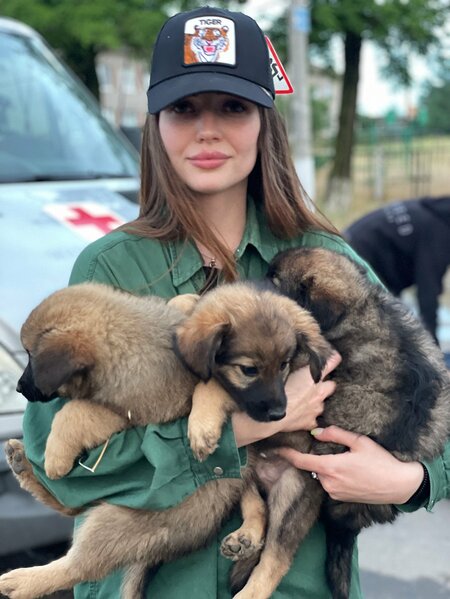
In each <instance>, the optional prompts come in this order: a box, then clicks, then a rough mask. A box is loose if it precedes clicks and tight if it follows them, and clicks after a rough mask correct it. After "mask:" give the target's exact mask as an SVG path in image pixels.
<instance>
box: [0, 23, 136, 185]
mask: <svg viewBox="0 0 450 599" xmlns="http://www.w3.org/2000/svg"><path fill="white" fill-rule="evenodd" d="M133 152H134V150H133V149H132V148H131V147H130V148H129V146H128V145H127V143H126V142H123V141H122V139H121V138H119V137H118V136H117V132H116V131H114V130H113V129H112V127H111V126H110V124H109V123H108V122H107V121H106V120H105V119H104V118H103V117H102V115H101V113H100V111H99V109H98V107H97V105H96V102H95V100H94V99H93V98H92V97H91V96H90V95H89V94H88V93H87V92H86V91H85V90H84V89H83V87H82V86H81V85H80V84H79V83H78V81H77V80H76V79H75V78H74V77H73V76H72V75H71V74H70V73H69V72H68V71H67V70H66V69H65V68H64V67H63V66H62V65H61V63H60V62H59V61H58V60H57V59H56V58H55V56H54V55H53V53H52V52H51V50H50V49H49V48H48V47H47V46H46V45H45V44H44V43H43V42H42V41H41V40H40V39H39V38H32V37H25V36H22V35H17V34H15V33H14V34H13V33H9V32H5V31H0V182H1V183H6V182H25V181H52V180H74V179H98V178H104V177H105V178H106V177H137V176H138V172H137V162H136V155H135V154H133Z"/></svg>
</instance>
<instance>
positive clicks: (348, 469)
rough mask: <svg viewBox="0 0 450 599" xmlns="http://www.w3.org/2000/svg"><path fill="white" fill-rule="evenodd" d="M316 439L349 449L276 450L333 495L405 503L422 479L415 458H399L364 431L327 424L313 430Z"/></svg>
mask: <svg viewBox="0 0 450 599" xmlns="http://www.w3.org/2000/svg"><path fill="white" fill-rule="evenodd" d="M313 434H314V437H315V438H316V439H318V440H319V441H332V442H333V443H338V444H340V445H345V446H347V447H348V448H349V451H347V452H345V453H341V454H334V455H320V456H318V455H312V454H304V453H300V452H299V451H295V450H294V449H288V448H282V449H279V450H277V454H278V455H280V456H282V457H284V458H286V459H287V460H288V461H289V462H290V463H291V464H293V465H294V466H296V467H297V468H301V469H302V470H309V471H310V472H315V473H316V474H317V475H318V480H319V481H320V483H321V484H322V486H323V488H324V489H325V491H326V492H327V493H328V494H329V495H330V497H332V498H333V499H337V500H339V501H352V502H356V503H374V504H389V503H393V504H397V505H400V504H402V503H406V502H407V501H408V499H409V498H410V497H411V496H412V495H413V494H414V493H415V491H416V490H417V489H418V488H419V486H420V484H421V482H422V480H423V468H422V466H421V464H420V463H419V462H401V461H400V460H398V459H397V458H395V457H394V456H393V455H392V454H391V453H389V452H388V451H386V450H385V449H384V448H383V447H381V446H380V445H378V444H377V443H375V442H374V441H372V440H371V439H369V437H366V436H364V435H357V434H356V433H351V432H349V431H345V430H343V429H341V428H338V427H337V426H329V427H327V428H324V429H316V430H315V431H313Z"/></svg>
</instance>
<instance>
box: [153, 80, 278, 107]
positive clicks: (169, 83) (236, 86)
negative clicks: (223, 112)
mask: <svg viewBox="0 0 450 599" xmlns="http://www.w3.org/2000/svg"><path fill="white" fill-rule="evenodd" d="M205 92H221V93H225V94H232V95H234V96H239V97H240V98H244V99H245V100H250V102H255V104H259V105H260V106H264V107H265V108H272V107H273V97H272V95H271V93H270V92H269V90H266V89H265V88H263V87H261V86H259V85H257V84H256V83H252V82H251V81H247V80H246V79H241V78H240V77H236V76H234V75H227V74H225V73H186V74H185V75H180V76H178V77H172V78H171V79H166V81H162V82H161V83H158V84H157V85H155V86H154V87H152V88H150V89H149V90H148V92H147V100H148V111H149V113H150V114H156V113H158V112H160V111H161V110H163V109H164V108H167V106H170V105H171V104H173V103H174V102H177V101H178V100H181V99H182V98H185V97H186V96H191V95H192V94H200V93H205Z"/></svg>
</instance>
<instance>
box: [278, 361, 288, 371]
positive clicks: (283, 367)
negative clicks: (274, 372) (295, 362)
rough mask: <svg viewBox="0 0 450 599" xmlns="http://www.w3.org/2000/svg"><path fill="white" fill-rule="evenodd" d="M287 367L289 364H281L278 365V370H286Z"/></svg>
mask: <svg viewBox="0 0 450 599" xmlns="http://www.w3.org/2000/svg"><path fill="white" fill-rule="evenodd" d="M288 366H289V362H288V361H286V362H281V364H280V370H286V368H287V367H288Z"/></svg>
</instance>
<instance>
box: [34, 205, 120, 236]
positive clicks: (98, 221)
mask: <svg viewBox="0 0 450 599" xmlns="http://www.w3.org/2000/svg"><path fill="white" fill-rule="evenodd" d="M44 211H45V212H46V213H47V214H49V215H50V216H52V217H53V218H55V219H56V220H57V221H59V222H60V223H62V224H63V225H65V226H66V227H69V229H72V231H74V232H75V233H77V234H78V235H80V236H81V237H83V238H84V239H87V240H88V241H95V240H96V239H98V238H99V237H102V236H103V235H105V234H106V233H110V232H111V231H112V230H113V229H115V228H116V227H118V226H119V225H121V224H123V223H124V222H125V221H124V220H123V219H122V218H121V217H120V216H118V215H117V214H114V212H112V210H110V209H109V208H108V207H106V206H104V205H103V204H100V203H97V202H79V203H77V204H75V203H73V204H47V205H46V206H44Z"/></svg>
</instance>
